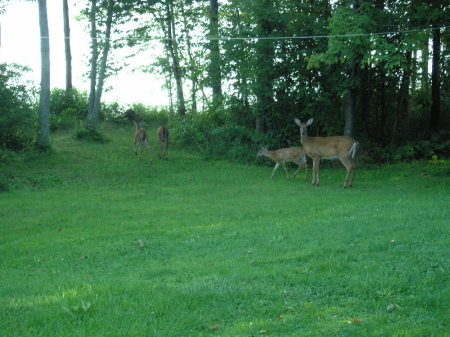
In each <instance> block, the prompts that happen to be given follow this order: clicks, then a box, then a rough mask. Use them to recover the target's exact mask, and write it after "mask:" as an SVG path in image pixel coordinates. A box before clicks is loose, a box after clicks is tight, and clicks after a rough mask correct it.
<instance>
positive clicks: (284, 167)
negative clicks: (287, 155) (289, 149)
mask: <svg viewBox="0 0 450 337" xmlns="http://www.w3.org/2000/svg"><path fill="white" fill-rule="evenodd" d="M281 165H282V166H283V169H284V172H286V179H288V180H289V174H288V171H287V168H286V165H285V164H284V161H282V162H281Z"/></svg>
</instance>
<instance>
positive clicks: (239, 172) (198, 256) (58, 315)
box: [0, 126, 450, 337]
mask: <svg viewBox="0 0 450 337" xmlns="http://www.w3.org/2000/svg"><path fill="white" fill-rule="evenodd" d="M101 131H102V132H103V133H104V134H106V136H107V137H108V138H109V139H110V142H109V143H107V144H103V145H100V144H94V143H84V142H76V141H74V140H73V135H72V134H69V133H60V134H57V135H55V136H54V138H53V148H54V152H53V153H52V154H51V155H50V156H47V157H39V156H37V155H35V156H32V155H29V156H27V158H26V159H25V160H23V161H21V162H16V163H14V164H9V165H4V166H3V167H2V168H1V170H0V173H2V174H3V175H4V177H6V179H7V180H8V181H9V183H10V191H9V192H5V193H1V194H0V317H1V320H0V336H52V337H53V336H89V337H92V336H101V337H104V336H164V337H167V336H223V337H229V336H248V337H250V336H380V337H381V336H450V332H449V331H450V316H449V312H450V270H449V269H450V248H449V247H450V245H449V242H450V240H449V239H450V237H449V233H450V228H449V220H448V219H449V218H450V214H449V206H448V205H449V204H450V194H449V190H450V189H449V187H450V184H449V178H448V177H445V176H441V177H439V176H435V175H429V174H424V172H425V173H426V171H424V167H425V165H426V164H425V163H415V164H410V165H399V166H386V167H378V168H373V169H361V170H358V171H357V172H356V174H355V180H354V186H353V187H352V188H348V189H345V190H344V189H342V187H341V186H342V182H343V179H344V176H345V170H344V169H343V168H342V167H340V166H338V165H337V166H336V168H335V169H323V170H321V172H320V181H321V186H319V187H315V186H311V185H310V179H308V181H307V182H305V181H304V180H303V178H302V176H303V174H299V176H298V177H297V178H296V179H295V180H289V181H287V180H286V179H285V176H284V172H283V171H282V170H278V171H277V174H276V175H275V177H274V179H273V180H272V181H271V180H269V177H270V174H271V172H272V168H273V167H272V163H270V162H269V161H268V164H269V165H270V167H269V166H267V167H263V166H254V165H245V164H233V163H227V162H217V161H204V160H202V159H200V157H199V156H197V155H196V154H195V153H189V152H188V151H187V150H181V149H174V148H172V149H169V160H168V161H167V162H166V161H163V160H159V159H158V158H157V157H156V136H155V137H153V136H152V135H156V128H150V136H151V139H152V140H153V142H152V148H153V157H154V164H153V165H151V164H150V163H149V162H148V161H144V160H143V161H142V162H139V161H138V160H137V158H136V157H135V156H134V154H133V153H132V145H133V144H132V142H133V133H134V130H133V127H131V126H130V127H118V126H103V129H102V130H101ZM256 151H257V149H255V153H256ZM144 158H145V156H144ZM289 172H290V174H291V175H292V173H293V172H294V167H293V166H291V167H290V170H289Z"/></svg>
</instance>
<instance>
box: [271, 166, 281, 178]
mask: <svg viewBox="0 0 450 337" xmlns="http://www.w3.org/2000/svg"><path fill="white" fill-rule="evenodd" d="M279 167H280V163H276V164H275V167H274V169H273V172H272V175H271V176H270V179H272V178H273V175H274V174H275V172H277V170H278V168H279Z"/></svg>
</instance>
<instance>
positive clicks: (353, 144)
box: [295, 118, 359, 188]
mask: <svg viewBox="0 0 450 337" xmlns="http://www.w3.org/2000/svg"><path fill="white" fill-rule="evenodd" d="M312 122H313V118H310V119H309V120H308V122H306V123H302V122H301V121H300V119H297V118H296V119H295V124H297V125H298V126H299V127H300V140H301V143H302V146H303V148H304V149H305V153H306V154H307V155H308V156H309V157H311V158H312V160H313V180H312V183H311V184H312V185H316V186H318V185H319V162H320V159H321V158H323V159H336V158H339V160H340V161H341V163H342V165H344V166H345V168H346V169H347V175H346V176H345V180H344V188H346V187H347V180H348V178H349V177H350V183H349V186H352V183H353V174H354V171H355V169H356V167H355V164H354V162H353V158H354V157H355V155H356V151H357V149H358V146H359V143H358V142H357V141H356V140H354V139H352V138H350V137H347V136H334V137H309V136H308V132H307V129H306V128H307V127H308V126H309V125H311V124H312Z"/></svg>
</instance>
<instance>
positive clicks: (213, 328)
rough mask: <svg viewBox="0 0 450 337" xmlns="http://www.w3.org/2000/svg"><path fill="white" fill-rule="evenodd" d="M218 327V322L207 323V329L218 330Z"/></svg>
mask: <svg viewBox="0 0 450 337" xmlns="http://www.w3.org/2000/svg"><path fill="white" fill-rule="evenodd" d="M219 329H220V324H219V323H211V324H210V325H209V330H211V331H214V330H219Z"/></svg>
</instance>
